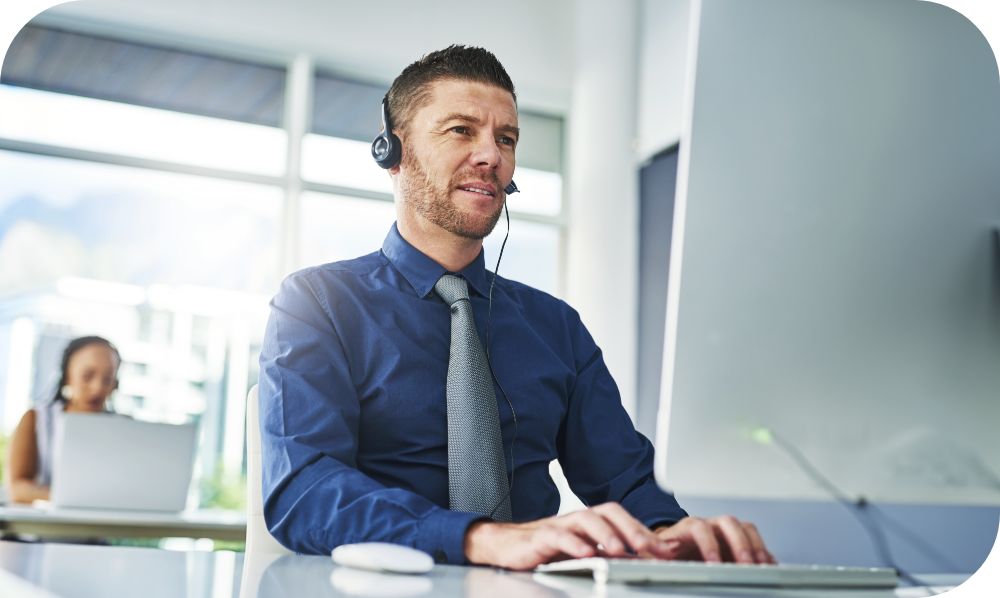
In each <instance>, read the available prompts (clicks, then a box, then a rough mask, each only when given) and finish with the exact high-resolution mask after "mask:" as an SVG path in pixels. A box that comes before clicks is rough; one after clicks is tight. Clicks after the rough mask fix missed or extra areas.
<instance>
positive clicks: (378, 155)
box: [372, 94, 519, 195]
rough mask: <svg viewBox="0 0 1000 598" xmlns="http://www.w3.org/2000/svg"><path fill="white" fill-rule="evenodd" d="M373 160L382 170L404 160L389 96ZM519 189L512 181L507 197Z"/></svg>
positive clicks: (374, 143)
mask: <svg viewBox="0 0 1000 598" xmlns="http://www.w3.org/2000/svg"><path fill="white" fill-rule="evenodd" d="M372 158H375V163H376V164H378V165H379V166H381V167H382V168H384V169H386V170H389V169H390V168H393V167H395V166H398V165H399V162H400V161H401V160H402V159H403V144H402V142H400V141H399V137H397V136H396V134H395V133H393V132H392V119H390V118H389V94H386V95H385V96H384V97H383V98H382V132H381V133H379V134H378V137H376V138H375V139H374V140H373V141H372ZM518 191H519V189H518V188H517V185H515V184H514V181H513V180H512V181H511V182H510V183H508V184H507V186H506V187H504V189H503V192H504V193H506V194H507V195H510V194H511V193H517V192H518Z"/></svg>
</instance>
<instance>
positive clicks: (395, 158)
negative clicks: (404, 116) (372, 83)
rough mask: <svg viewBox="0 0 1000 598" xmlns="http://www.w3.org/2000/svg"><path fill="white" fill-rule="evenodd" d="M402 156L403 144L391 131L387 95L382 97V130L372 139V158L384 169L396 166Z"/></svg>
mask: <svg viewBox="0 0 1000 598" xmlns="http://www.w3.org/2000/svg"><path fill="white" fill-rule="evenodd" d="M402 157H403V144H402V143H401V142H400V141H399V137H396V134H395V133H393V132H392V120H390V118H389V95H388V94H386V96H385V97H384V98H382V132H381V133H379V136H378V137H376V138H375V139H374V141H372V158H375V163H376V164H378V165H379V166H381V167H382V168H385V169H386V170H388V169H390V168H392V167H394V166H398V165H399V162H400V160H401V159H402Z"/></svg>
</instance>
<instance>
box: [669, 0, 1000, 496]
mask: <svg viewBox="0 0 1000 598" xmlns="http://www.w3.org/2000/svg"><path fill="white" fill-rule="evenodd" d="M693 10H694V13H695V15H694V17H695V19H694V22H696V23H697V27H696V31H693V32H692V35H694V36H695V42H694V43H693V45H692V48H694V50H693V56H691V65H692V70H691V71H690V73H689V89H688V93H689V102H688V108H687V117H686V127H687V128H686V131H685V133H684V135H683V136H682V138H681V142H680V148H681V149H680V162H679V169H678V189H677V197H676V211H675V215H674V230H673V244H672V249H671V252H672V253H671V261H670V267H669V276H670V278H669V284H668V299H667V318H666V334H665V347H664V365H663V377H662V384H661V405H660V411H659V416H658V427H657V436H656V444H657V462H656V473H657V479H658V481H659V483H660V485H661V486H662V487H664V488H665V489H668V490H671V491H676V492H678V493H682V494H685V495H688V496H691V495H696V496H705V497H713V496H723V497H742V498H784V499H813V498H827V494H826V492H825V491H824V490H823V489H822V488H820V487H819V486H818V485H817V484H815V483H814V482H813V481H812V480H810V479H809V478H808V477H807V476H806V475H804V474H803V472H802V471H801V470H800V469H799V468H798V467H797V466H795V465H794V464H793V462H792V460H791V459H790V458H789V456H788V455H787V454H784V453H783V452H782V451H780V450H778V449H777V448H776V447H775V446H774V445H773V444H771V445H769V444H767V443H766V440H767V434H766V433H764V431H765V430H772V431H774V432H777V433H780V434H781V436H782V437H783V438H785V439H787V440H788V441H789V442H791V443H793V444H794V445H795V446H796V447H797V448H798V449H799V450H801V451H802V453H803V454H804V455H806V456H808V458H809V459H810V460H811V461H812V462H813V464H814V465H815V466H816V467H817V469H819V470H820V471H822V472H823V473H824V474H825V475H826V476H827V477H829V478H830V479H832V480H834V481H835V482H836V483H837V484H838V485H839V486H841V487H842V488H843V489H844V490H845V491H846V492H848V493H849V494H852V495H855V496H856V495H859V494H863V495H865V496H867V497H868V498H870V499H874V500H885V501H892V502H903V503H905V502H911V503H912V502H922V503H941V502H946V503H958V504H972V503H979V504H1000V482H998V478H997V475H996V473H995V468H997V467H998V466H1000V434H997V423H998V422H1000V246H998V240H997V229H998V226H1000V83H998V72H997V63H996V61H995V58H994V54H993V52H992V51H991V49H990V46H989V45H988V44H987V42H986V40H985V39H984V38H983V36H982V34H981V33H980V32H979V31H978V30H977V29H976V28H975V27H974V26H973V25H972V24H971V23H970V22H969V21H968V20H966V19H965V18H964V17H962V16H961V15H959V14H958V13H956V12H954V11H952V10H951V9H949V8H946V7H943V6H940V5H937V4H934V3H931V2H911V1H908V0H884V1H882V2H866V1H859V0H855V1H829V2H800V1H798V0H758V1H755V2H743V1H742V0H703V1H702V2H700V3H699V2H695V8H694V9H693ZM699 11H700V14H699ZM817 24H821V26H818V25H817ZM760 440H763V441H765V442H759V441H760Z"/></svg>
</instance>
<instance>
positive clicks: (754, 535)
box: [741, 521, 776, 565]
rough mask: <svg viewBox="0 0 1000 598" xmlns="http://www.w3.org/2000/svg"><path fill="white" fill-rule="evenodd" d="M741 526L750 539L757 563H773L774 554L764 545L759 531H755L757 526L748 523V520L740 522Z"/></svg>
mask: <svg viewBox="0 0 1000 598" xmlns="http://www.w3.org/2000/svg"><path fill="white" fill-rule="evenodd" d="M741 525H742V526H743V531H744V532H745V533H746V535H747V538H749V539H750V545H751V546H753V551H754V557H755V558H756V559H757V562H758V563H770V564H772V565H773V564H775V563H776V561H775V560H774V556H773V555H771V553H770V552H769V551H768V550H767V546H765V545H764V538H762V537H761V535H760V532H759V531H757V526H756V525H754V524H752V523H750V522H749V521H743V522H741Z"/></svg>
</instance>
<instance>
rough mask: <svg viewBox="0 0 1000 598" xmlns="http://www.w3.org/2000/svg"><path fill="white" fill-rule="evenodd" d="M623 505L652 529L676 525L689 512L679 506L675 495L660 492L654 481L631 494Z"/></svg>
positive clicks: (623, 501) (648, 482)
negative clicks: (671, 524) (669, 524)
mask: <svg viewBox="0 0 1000 598" xmlns="http://www.w3.org/2000/svg"><path fill="white" fill-rule="evenodd" d="M621 504H622V506H623V507H625V510H626V511H628V512H629V513H631V514H632V516H633V517H635V518H636V519H638V520H639V521H641V522H642V524H643V525H645V526H646V527H648V528H650V529H652V528H653V526H656V525H664V524H668V523H676V522H678V521H680V520H681V519H684V518H685V517H687V516H688V514H687V512H686V511H685V510H684V509H682V508H681V506H680V505H679V504H677V499H675V498H674V495H673V494H667V493H666V492H664V491H662V490H660V488H659V487H658V486H657V485H656V482H654V481H653V480H649V481H647V482H646V483H645V484H642V485H640V486H639V487H637V488H635V489H634V490H632V491H631V492H629V493H628V495H627V496H626V497H625V498H624V500H622V503H621Z"/></svg>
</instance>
